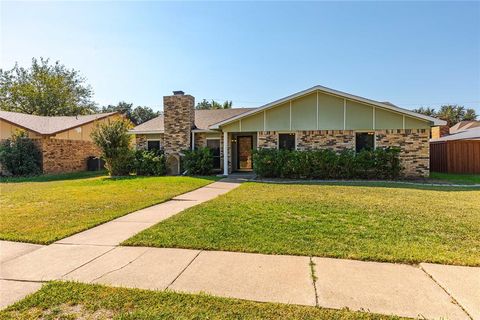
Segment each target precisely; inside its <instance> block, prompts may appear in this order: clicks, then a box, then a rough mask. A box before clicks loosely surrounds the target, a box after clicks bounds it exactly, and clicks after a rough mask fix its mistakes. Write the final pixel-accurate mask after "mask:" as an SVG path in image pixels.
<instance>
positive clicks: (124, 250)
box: [0, 181, 480, 319]
mask: <svg viewBox="0 0 480 320" xmlns="http://www.w3.org/2000/svg"><path fill="white" fill-rule="evenodd" d="M238 185H239V184H238V183H235V182H233V183H232V182H226V181H220V182H215V183H213V184H211V185H209V186H207V187H204V188H200V189H198V190H195V191H192V192H189V193H186V194H184V195H181V196H178V197H176V198H175V199H174V200H172V201H169V202H166V203H163V204H160V205H157V206H154V207H150V208H146V209H143V210H140V211H137V212H134V213H132V214H129V215H126V216H124V217H121V218H118V219H116V220H114V221H112V222H109V223H106V224H103V225H101V226H98V227H96V228H93V229H90V230H87V231H85V232H82V233H79V234H76V235H74V236H71V237H68V238H66V239H63V240H61V241H58V242H57V243H54V244H52V245H50V246H44V247H42V246H36V247H28V248H22V250H23V251H22V252H21V253H19V254H15V253H12V252H10V253H9V254H7V256H8V257H9V258H8V259H7V260H5V262H4V263H2V265H1V270H0V278H1V279H2V280H0V285H1V291H0V293H1V295H2V297H1V306H6V305H8V304H10V303H12V302H14V301H16V300H18V299H21V298H22V297H23V296H24V295H26V294H28V293H31V292H34V291H36V290H37V289H38V288H39V287H40V284H41V282H42V281H48V280H54V279H59V280H74V281H80V282H86V283H101V284H106V285H112V286H123V287H131V288H142V289H152V290H167V289H168V290H174V291H179V292H189V293H198V292H206V293H210V294H212V295H216V296H222V297H233V298H240V299H247V300H254V301H263V302H280V303H291V304H300V305H308V306H320V307H328V308H349V309H352V310H364V311H370V312H377V313H382V314H389V315H390V314H391V315H398V316H406V317H425V318H429V319H439V318H445V319H470V318H473V319H480V268H474V267H460V266H445V265H436V264H421V265H420V266H411V265H402V264H392V263H377V262H364V261H354V260H344V259H330V258H319V257H302V256H281V255H264V254H251V253H238V252H220V251H202V250H188V249H168V248H145V247H121V246H118V244H119V243H121V242H122V241H123V240H126V239H127V238H129V237H131V236H132V235H134V234H135V233H137V232H139V231H141V230H143V229H145V228H148V227H149V226H151V225H153V224H155V223H157V222H159V221H161V220H163V219H166V218H168V217H170V216H172V215H174V214H176V213H178V212H180V211H182V210H184V209H186V208H189V207H191V206H194V205H197V204H199V203H202V202H204V201H207V200H210V199H212V198H214V197H216V196H218V195H220V194H223V193H226V192H228V191H230V190H232V189H234V188H236V187H237V186H238ZM16 246H17V247H18V246H19V245H18V244H16ZM28 246H30V245H28Z"/></svg>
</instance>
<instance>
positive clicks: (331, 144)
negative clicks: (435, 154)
mask: <svg viewBox="0 0 480 320" xmlns="http://www.w3.org/2000/svg"><path fill="white" fill-rule="evenodd" d="M296 139H297V150H312V149H320V148H321V149H330V150H333V151H336V152H339V151H341V150H343V149H354V148H355V132H354V131H352V130H315V131H297V132H296ZM277 140H278V133H277V132H275V131H263V132H258V147H259V148H277ZM428 140H429V131H428V130H427V129H405V130H402V129H398V130H397V129H395V130H376V131H375V144H376V146H377V147H388V146H390V147H393V146H395V147H399V148H400V150H401V152H400V161H401V163H402V166H403V167H404V171H403V174H404V175H405V176H406V177H428V175H429V172H430V170H429V166H430V163H429V160H430V159H429V158H430V154H429V148H430V147H429V142H428Z"/></svg>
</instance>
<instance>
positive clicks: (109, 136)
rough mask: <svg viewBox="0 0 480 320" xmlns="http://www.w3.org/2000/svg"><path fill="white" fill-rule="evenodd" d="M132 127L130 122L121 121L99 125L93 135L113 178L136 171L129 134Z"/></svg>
mask: <svg viewBox="0 0 480 320" xmlns="http://www.w3.org/2000/svg"><path fill="white" fill-rule="evenodd" d="M131 126H132V123H131V122H130V121H128V120H124V119H119V120H114V121H109V122H107V123H100V124H98V125H97V127H96V128H95V130H94V131H93V132H92V134H91V136H92V139H93V142H94V143H95V144H96V145H97V146H98V147H99V148H100V150H101V151H102V158H103V160H105V167H106V168H107V170H108V173H109V174H110V175H111V176H126V175H129V174H130V173H131V172H132V171H133V170H134V161H135V155H134V152H133V150H132V149H131V148H130V139H131V136H130V135H129V134H128V130H129V129H130V128H131Z"/></svg>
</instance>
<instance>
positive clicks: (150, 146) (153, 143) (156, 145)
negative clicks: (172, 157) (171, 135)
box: [147, 140, 160, 152]
mask: <svg viewBox="0 0 480 320" xmlns="http://www.w3.org/2000/svg"><path fill="white" fill-rule="evenodd" d="M147 150H148V151H157V152H158V151H160V140H148V141H147Z"/></svg>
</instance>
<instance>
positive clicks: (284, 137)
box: [278, 133, 295, 150]
mask: <svg viewBox="0 0 480 320" xmlns="http://www.w3.org/2000/svg"><path fill="white" fill-rule="evenodd" d="M278 149H285V150H295V133H280V134H279V135H278Z"/></svg>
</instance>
